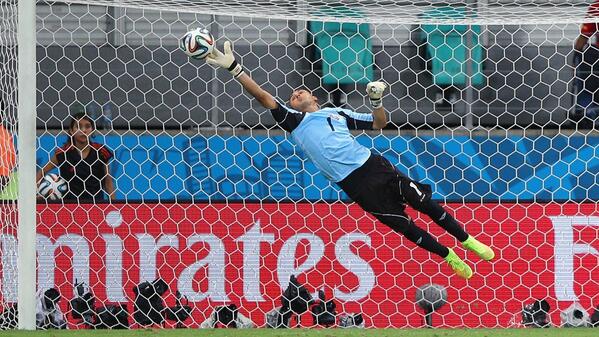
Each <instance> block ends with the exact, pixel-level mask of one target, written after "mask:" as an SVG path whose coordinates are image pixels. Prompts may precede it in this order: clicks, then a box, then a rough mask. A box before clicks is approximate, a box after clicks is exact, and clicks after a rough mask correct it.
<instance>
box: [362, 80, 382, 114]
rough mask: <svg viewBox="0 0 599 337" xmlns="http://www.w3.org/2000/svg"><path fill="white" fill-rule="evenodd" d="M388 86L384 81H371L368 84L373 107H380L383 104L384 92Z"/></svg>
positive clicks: (367, 90)
mask: <svg viewBox="0 0 599 337" xmlns="http://www.w3.org/2000/svg"><path fill="white" fill-rule="evenodd" d="M386 88H387V85H386V84H385V83H384V82H381V81H376V82H370V83H368V85H367V86H366V93H367V94H368V97H369V98H370V105H371V106H372V108H373V109H378V108H380V107H382V106H383V92H384V91H385V89H386Z"/></svg>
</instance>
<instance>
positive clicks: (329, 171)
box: [206, 41, 495, 279]
mask: <svg viewBox="0 0 599 337" xmlns="http://www.w3.org/2000/svg"><path fill="white" fill-rule="evenodd" d="M206 62H207V63H209V64H210V65H213V66H217V67H221V68H225V69H227V70H228V71H229V72H230V73H231V74H232V75H233V77H234V78H235V79H237V81H239V83H240V84H241V85H242V86H243V88H244V89H245V90H246V91H247V92H248V93H249V94H250V95H252V96H253V97H254V98H256V99H257V100H258V102H260V104H261V105H262V106H263V107H265V108H267V109H269V110H270V112H271V113H272V115H273V117H274V119H275V121H276V122H277V123H278V125H279V126H280V127H282V128H283V129H284V130H286V131H287V132H289V133H290V134H291V138H292V139H293V141H294V142H295V144H297V146H299V147H300V148H301V149H302V151H303V152H304V153H305V154H306V156H307V157H308V158H309V159H310V160H311V161H312V162H313V163H314V165H315V166H316V167H317V168H318V169H319V170H320V171H321V173H322V174H323V175H324V176H325V177H326V178H327V179H329V180H330V181H332V182H334V183H336V184H337V185H338V186H339V187H340V188H341V189H342V190H343V191H344V192H345V193H346V194H347V195H348V196H349V197H350V198H351V199H352V200H353V201H354V202H356V203H357V204H358V205H360V206H361V207H362V209H364V210H365V211H366V212H369V213H370V214H372V215H374V216H375V217H376V218H377V219H378V220H379V221H381V222H382V223H384V224H385V225H387V226H389V227H390V228H391V229H393V230H394V231H396V232H399V233H401V234H403V235H404V236H405V237H406V238H408V240H410V241H412V242H414V243H415V244H416V245H417V246H419V247H422V248H424V249H426V250H428V251H429V252H431V253H434V254H436V255H438V256H440V257H442V258H443V259H445V261H446V262H447V263H448V264H449V266H450V267H451V268H452V269H453V271H454V272H455V273H456V274H457V275H458V276H460V277H462V278H465V279H469V278H470V277H472V274H473V272H472V269H471V268H470V266H469V265H468V264H467V263H465V262H464V261H463V260H462V259H461V258H460V257H459V256H458V255H457V254H456V253H455V252H454V251H453V249H451V248H448V247H446V246H444V245H442V244H440V243H439V242H438V241H437V240H436V239H435V238H433V237H432V236H431V235H430V234H429V233H428V232H426V231H425V230H423V229H422V228H420V227H418V226H416V225H415V223H414V221H413V220H412V219H411V218H410V217H409V216H408V215H407V214H406V212H405V207H406V204H407V205H409V206H411V207H412V208H414V209H415V210H417V211H419V212H422V213H424V214H426V215H428V216H429V217H430V218H431V219H432V220H433V221H434V222H435V223H436V224H437V225H439V226H441V227H442V228H444V229H445V230H446V231H447V232H449V233H450V234H451V235H453V236H454V237H455V238H456V239H457V240H459V241H460V242H461V243H462V245H463V246H464V248H466V249H468V250H471V251H473V252H474V253H476V254H477V255H478V256H479V257H480V258H482V259H483V260H487V261H489V260H491V259H493V258H494V256H495V253H494V252H493V250H492V249H491V248H490V247H489V246H487V245H485V244H483V243H481V242H479V241H477V240H476V239H475V238H474V237H472V236H471V235H468V233H466V232H465V231H464V229H463V228H462V226H461V225H460V224H459V223H458V222H457V221H456V219H455V218H454V217H453V216H452V215H451V214H449V213H448V212H446V211H445V210H444V209H443V208H442V207H441V206H440V205H439V204H438V203H437V202H435V201H434V200H432V199H431V195H432V191H431V188H430V186H429V185H425V184H421V183H418V182H416V181H414V180H412V179H410V178H408V177H407V176H406V175H404V174H403V173H401V172H400V171H399V170H398V169H397V168H396V167H395V166H393V165H392V164H391V163H390V162H389V161H388V160H387V159H386V158H385V157H383V156H381V155H379V154H375V153H372V152H371V151H370V150H369V149H367V148H366V147H364V146H363V145H361V144H359V143H358V142H357V141H356V140H355V139H354V137H353V135H352V134H351V133H350V129H351V130H356V129H358V130H379V129H382V128H384V127H385V126H386V125H387V114H386V112H385V109H384V107H383V103H382V97H383V92H384V91H385V89H386V84H384V83H383V82H370V83H368V85H367V87H366V90H367V94H368V96H369V98H370V103H371V105H372V108H373V111H372V113H370V114H363V113H356V112H354V111H352V110H348V109H339V108H321V107H320V106H319V104H318V99H317V98H316V97H315V96H313V95H312V94H311V93H310V92H309V91H308V90H306V89H297V90H295V91H293V93H292V94H291V97H290V99H289V105H288V106H287V105H286V104H285V103H284V102H283V101H281V100H280V99H276V98H274V97H273V96H272V95H271V94H269V93H268V92H267V91H265V90H264V89H262V88H261V87H260V86H259V85H258V84H257V83H256V82H255V81H254V80H253V79H252V78H251V77H250V76H249V75H248V74H247V73H246V72H245V71H244V70H243V67H242V66H241V64H239V63H238V62H237V61H236V60H235V56H234V55H233V51H232V47H231V42H229V41H227V42H225V43H224V53H223V52H221V51H220V50H218V49H217V48H214V50H213V51H212V53H211V54H209V55H208V56H207V58H206Z"/></svg>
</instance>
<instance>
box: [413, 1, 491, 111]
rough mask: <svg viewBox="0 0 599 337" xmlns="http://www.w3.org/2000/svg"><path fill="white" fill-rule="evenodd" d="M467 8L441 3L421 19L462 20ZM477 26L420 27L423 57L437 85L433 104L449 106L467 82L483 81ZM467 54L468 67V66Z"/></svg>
mask: <svg viewBox="0 0 599 337" xmlns="http://www.w3.org/2000/svg"><path fill="white" fill-rule="evenodd" d="M466 14H467V13H466V8H464V7H452V6H443V7H436V8H434V9H432V10H429V11H427V12H425V13H424V14H423V15H422V17H423V18H424V19H432V20H438V19H441V18H448V19H463V18H465V17H466ZM480 32H481V29H480V26H476V25H472V26H467V25H432V24H427V25H423V26H422V36H421V38H422V40H423V41H426V45H425V46H426V59H427V60H428V61H429V62H428V63H429V66H428V68H429V70H430V71H431V73H432V76H433V83H434V84H435V86H436V87H437V88H438V91H437V92H436V93H435V104H436V105H437V107H441V108H452V107H453V104H454V103H456V102H457V101H458V100H460V99H461V98H462V97H461V90H462V89H464V88H465V87H466V86H467V85H468V81H467V79H468V78H467V76H471V77H470V85H472V86H477V85H478V86H480V85H482V84H483V82H484V76H483V73H482V59H483V50H482V47H481V45H480V43H479V36H480ZM468 57H470V60H471V67H472V68H471V69H467V65H468Z"/></svg>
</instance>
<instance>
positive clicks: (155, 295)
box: [133, 279, 168, 326]
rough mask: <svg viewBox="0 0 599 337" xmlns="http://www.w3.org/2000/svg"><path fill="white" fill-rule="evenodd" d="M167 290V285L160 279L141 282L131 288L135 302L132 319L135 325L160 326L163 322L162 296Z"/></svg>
mask: <svg viewBox="0 0 599 337" xmlns="http://www.w3.org/2000/svg"><path fill="white" fill-rule="evenodd" d="M167 290H168V284H166V282H165V281H164V280H162V279H156V280H154V281H152V282H148V281H145V282H142V283H140V284H138V285H136V286H135V287H133V293H134V294H135V302H134V304H133V319H134V320H135V322H137V324H139V325H142V326H148V325H153V324H158V325H161V324H162V323H163V322H164V315H163V313H164V311H165V309H166V306H165V305H164V299H163V298H162V295H164V293H165V292H166V291H167Z"/></svg>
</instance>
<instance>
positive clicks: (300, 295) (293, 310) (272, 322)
mask: <svg viewBox="0 0 599 337" xmlns="http://www.w3.org/2000/svg"><path fill="white" fill-rule="evenodd" d="M312 304H314V299H313V298H312V295H311V294H310V292H309V291H308V290H307V289H306V287H304V286H303V285H302V284H300V283H299V281H298V280H297V279H296V278H295V275H291V277H290V278H289V285H288V286H287V289H285V291H284V292H283V295H282V296H281V307H280V308H277V309H274V310H272V311H271V312H269V313H267V315H266V327H268V328H289V323H290V321H291V316H293V315H295V316H296V320H297V324H298V325H299V323H300V318H299V315H301V314H303V313H305V312H307V311H308V308H309V307H310V306H311V305H312Z"/></svg>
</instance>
